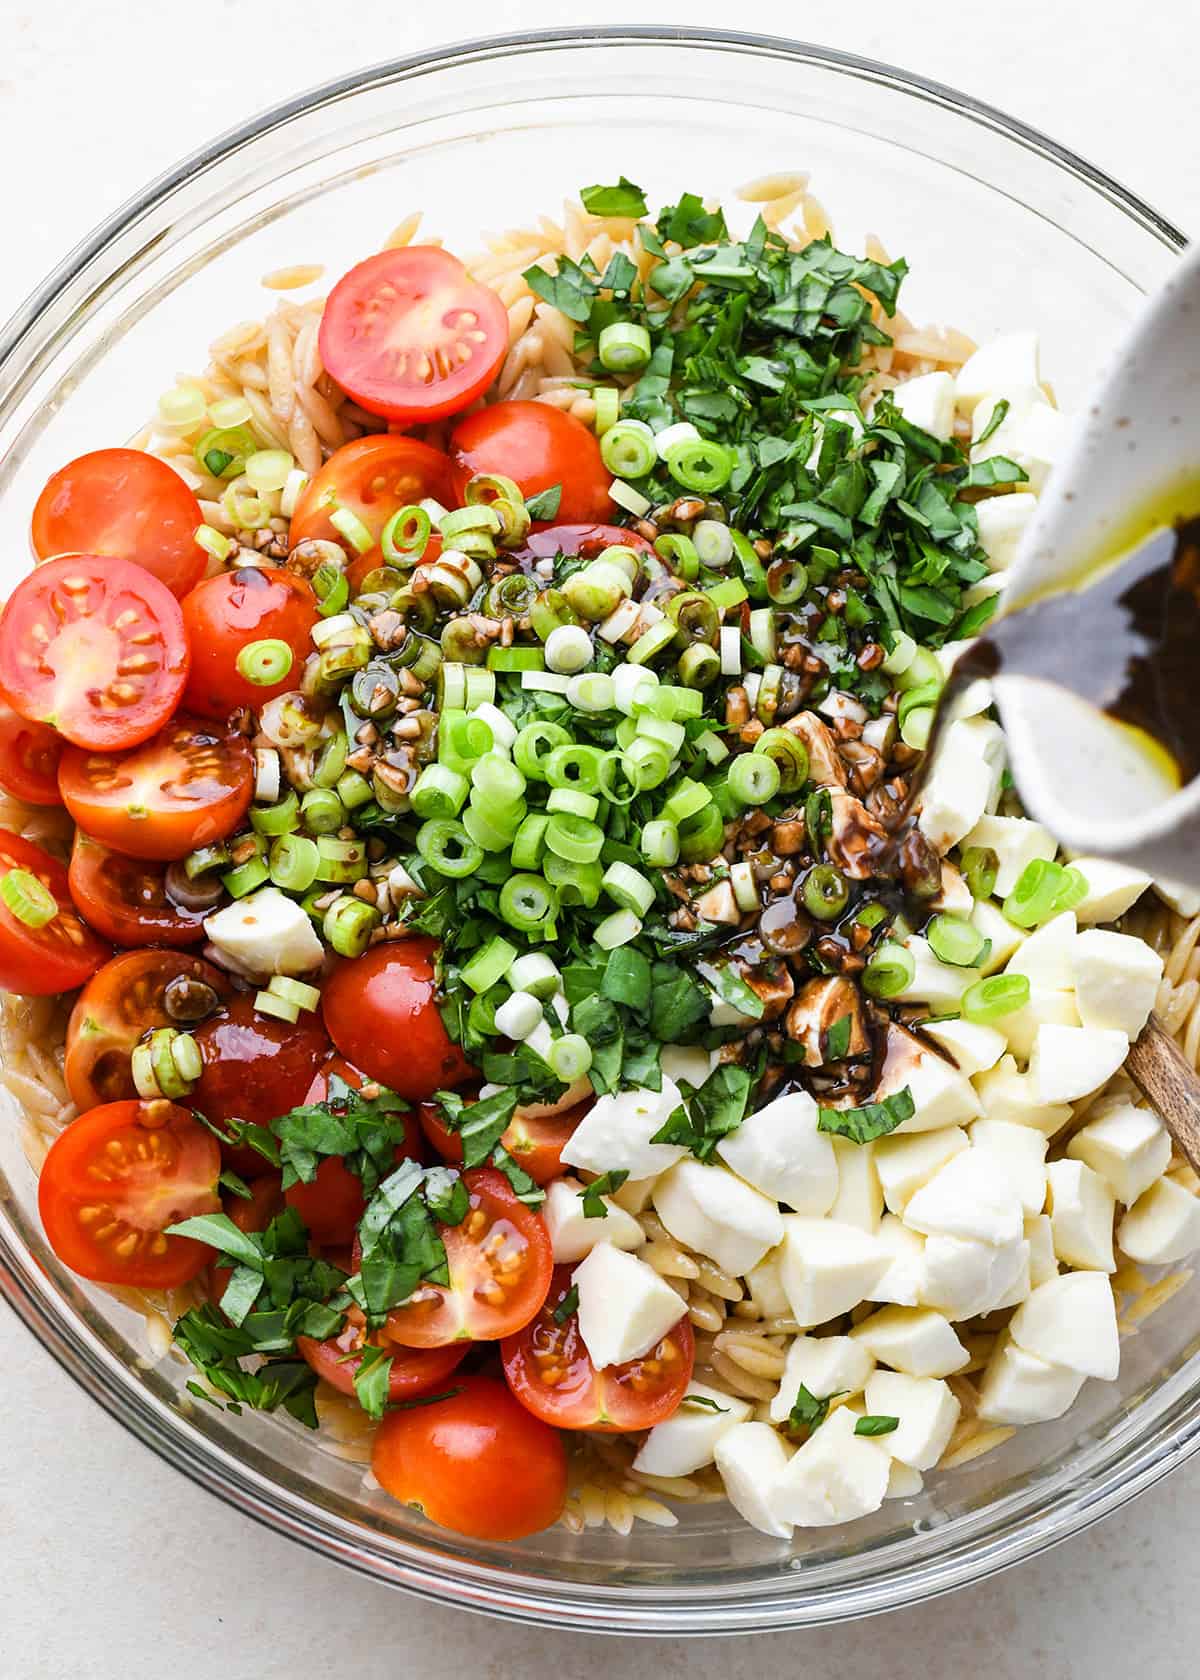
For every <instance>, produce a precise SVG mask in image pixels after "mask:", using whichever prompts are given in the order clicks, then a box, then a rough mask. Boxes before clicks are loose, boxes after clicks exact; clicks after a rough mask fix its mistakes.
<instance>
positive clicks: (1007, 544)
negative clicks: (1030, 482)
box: [975, 490, 1037, 572]
mask: <svg viewBox="0 0 1200 1680" xmlns="http://www.w3.org/2000/svg"><path fill="white" fill-rule="evenodd" d="M1036 512H1037V497H1036V496H1032V495H1030V493H1029V491H1028V490H1018V491H1014V492H1013V494H1012V495H1009V496H988V497H986V498H985V499H984V500H983V501H982V502H976V504H975V518H976V519H977V520H978V522H979V542H980V546H981V547H982V549H983V552H984V553H985V554H986V555H987V557H988V565H989V566H990V567H991V568H992V571H993V572H1006V571H1007V570H1008V568H1009V567H1010V566H1011V565H1012V563H1013V561H1014V560H1015V559H1016V557H1017V550H1018V548H1020V546H1021V539H1022V537H1023V536H1024V535H1025V531H1026V528H1027V526H1028V524H1029V521H1030V520H1031V519H1032V518H1033V516H1034V514H1035V513H1036Z"/></svg>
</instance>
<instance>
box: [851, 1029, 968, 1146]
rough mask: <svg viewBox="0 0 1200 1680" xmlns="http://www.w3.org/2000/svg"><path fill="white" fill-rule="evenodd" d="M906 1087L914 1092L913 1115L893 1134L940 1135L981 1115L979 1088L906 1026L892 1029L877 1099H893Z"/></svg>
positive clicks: (888, 1035) (889, 1034)
mask: <svg viewBox="0 0 1200 1680" xmlns="http://www.w3.org/2000/svg"><path fill="white" fill-rule="evenodd" d="M906 1086H907V1088H908V1090H909V1091H910V1092H911V1093H912V1099H913V1104H914V1108H913V1113H912V1114H911V1115H910V1117H909V1118H908V1119H907V1120H905V1121H903V1122H902V1123H901V1125H899V1126H898V1127H897V1128H896V1133H895V1134H893V1135H908V1134H911V1133H913V1132H936V1131H939V1130H940V1129H941V1128H942V1127H944V1126H957V1125H960V1124H962V1123H964V1122H966V1121H968V1120H973V1119H974V1118H975V1117H976V1115H978V1114H979V1113H980V1112H981V1108H980V1103H979V1098H978V1096H977V1095H976V1093H975V1088H974V1086H973V1085H972V1084H971V1081H970V1080H969V1079H968V1078H967V1077H966V1075H965V1074H962V1073H960V1072H959V1071H958V1069H957V1068H955V1067H951V1065H950V1063H949V1062H948V1061H947V1060H946V1058H945V1057H944V1056H940V1055H938V1053H937V1052H936V1051H935V1050H931V1049H930V1048H929V1047H928V1046H927V1045H923V1044H922V1043H921V1041H920V1040H919V1039H917V1038H914V1036H913V1035H912V1033H909V1032H905V1030H904V1029H903V1027H896V1026H893V1027H889V1028H888V1034H887V1051H886V1055H885V1057H884V1063H883V1072H882V1073H881V1074H880V1077H879V1083H878V1086H877V1088H876V1096H877V1097H879V1098H883V1097H890V1096H893V1095H895V1093H896V1092H897V1091H902V1090H904V1089H905V1087H906Z"/></svg>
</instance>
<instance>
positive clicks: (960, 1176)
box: [904, 1149, 1024, 1244]
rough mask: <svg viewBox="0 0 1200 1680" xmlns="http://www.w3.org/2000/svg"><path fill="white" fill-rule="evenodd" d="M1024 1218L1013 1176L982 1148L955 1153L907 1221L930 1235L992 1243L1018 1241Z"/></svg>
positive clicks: (920, 1195)
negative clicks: (998, 1167) (999, 1169)
mask: <svg viewBox="0 0 1200 1680" xmlns="http://www.w3.org/2000/svg"><path fill="white" fill-rule="evenodd" d="M1023 1222H1024V1214H1023V1212H1022V1209H1021V1203H1020V1201H1019V1199H1018V1197H1017V1194H1016V1191H1015V1190H1014V1188H1013V1186H1012V1184H1011V1183H1010V1181H1009V1179H1008V1176H1007V1175H1004V1174H998V1173H997V1171H996V1168H995V1165H994V1164H993V1162H992V1161H991V1160H989V1158H988V1156H987V1153H986V1152H985V1151H984V1150H980V1149H967V1150H964V1151H963V1152H962V1154H960V1155H954V1156H952V1158H951V1159H950V1160H949V1161H947V1162H946V1165H945V1166H944V1167H941V1168H940V1169H939V1170H938V1171H937V1172H936V1173H934V1175H933V1177H932V1178H931V1179H930V1180H929V1182H928V1184H923V1185H922V1186H921V1188H920V1189H919V1190H918V1191H917V1193H916V1195H915V1196H914V1197H913V1199H912V1200H911V1201H910V1202H909V1204H908V1206H907V1207H906V1208H905V1210H904V1223H905V1224H906V1225H908V1226H910V1227H911V1228H912V1229H913V1230H914V1231H921V1232H923V1233H924V1234H925V1235H926V1236H934V1235H936V1236H944V1237H964V1238H973V1239H974V1240H975V1241H976V1242H985V1243H992V1244H1000V1243H1008V1242H1015V1241H1017V1240H1018V1239H1019V1238H1020V1237H1021V1236H1022V1234H1023V1233H1022V1225H1023Z"/></svg>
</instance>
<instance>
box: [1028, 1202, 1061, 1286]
mask: <svg viewBox="0 0 1200 1680" xmlns="http://www.w3.org/2000/svg"><path fill="white" fill-rule="evenodd" d="M1025 1241H1026V1242H1027V1243H1028V1244H1029V1285H1030V1288H1031V1289H1036V1288H1037V1287H1038V1285H1039V1284H1040V1283H1049V1281H1050V1279H1051V1278H1053V1277H1057V1276H1058V1255H1057V1254H1055V1252H1054V1227H1053V1226H1052V1225H1051V1223H1050V1215H1049V1214H1048V1213H1039V1214H1037V1215H1036V1216H1035V1217H1034V1218H1033V1219H1027V1220H1026V1221H1025Z"/></svg>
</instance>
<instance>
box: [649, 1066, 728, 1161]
mask: <svg viewBox="0 0 1200 1680" xmlns="http://www.w3.org/2000/svg"><path fill="white" fill-rule="evenodd" d="M753 1083H754V1078H753V1075H752V1074H751V1073H750V1071H749V1069H747V1068H743V1067H735V1066H734V1065H733V1064H732V1063H731V1062H726V1063H722V1065H721V1066H720V1067H716V1068H714V1069H713V1071H712V1072H711V1073H710V1074H709V1076H708V1078H707V1079H706V1080H705V1081H704V1083H703V1085H701V1086H700V1087H699V1089H698V1090H695V1091H690V1094H685V1095H684V1099H683V1102H682V1103H681V1104H680V1105H679V1107H678V1108H676V1109H674V1110H673V1111H672V1112H671V1114H670V1115H669V1116H668V1117H667V1121H666V1123H665V1125H663V1126H662V1127H661V1128H660V1129H659V1130H658V1131H657V1132H655V1134H654V1136H653V1138H652V1139H651V1142H652V1143H674V1144H678V1145H680V1146H681V1147H682V1148H684V1149H690V1150H691V1152H692V1154H693V1155H695V1156H696V1158H697V1160H700V1161H707V1160H710V1159H711V1157H712V1154H713V1151H714V1150H715V1149H716V1147H717V1145H718V1143H720V1141H721V1139H722V1138H723V1137H728V1136H729V1134H730V1132H736V1131H737V1129H738V1127H739V1126H740V1125H741V1123H742V1120H743V1119H744V1117H745V1113H746V1105H747V1103H748V1102H749V1100H750V1090H751V1087H752V1085H753Z"/></svg>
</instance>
